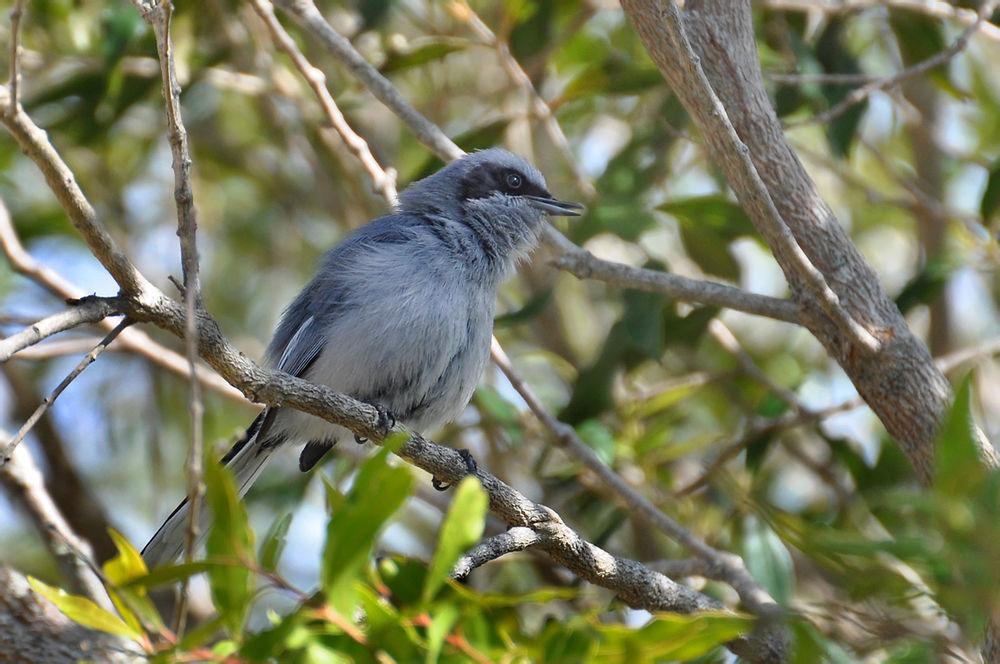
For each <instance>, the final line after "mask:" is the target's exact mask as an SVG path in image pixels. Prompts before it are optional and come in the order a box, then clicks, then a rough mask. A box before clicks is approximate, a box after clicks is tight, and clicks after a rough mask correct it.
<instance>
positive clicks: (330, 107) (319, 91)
mask: <svg viewBox="0 0 1000 664" xmlns="http://www.w3.org/2000/svg"><path fill="white" fill-rule="evenodd" d="M250 4H252V5H253V8H254V11H256V12H257V15H258V16H260V18H261V20H263V21H264V23H265V24H266V25H267V29H268V31H270V33H271V37H272V38H273V39H274V42H275V44H277V46H278V48H280V49H281V50H282V51H284V52H285V54H286V55H288V57H289V58H291V60H292V63H293V64H294V65H295V68H296V69H298V70H299V73H300V74H302V78H304V79H305V80H306V83H308V84H309V87H310V88H312V90H313V92H314V93H315V94H316V98H317V99H318V100H319V104H320V107H321V108H322V109H323V114H324V115H326V118H327V120H328V121H329V122H330V124H331V125H332V126H333V128H334V130H335V131H336V132H337V134H339V135H340V138H341V140H343V141H344V145H346V146H347V147H348V149H350V151H351V152H353V153H354V156H355V157H357V158H358V161H360V162H361V165H362V166H363V167H364V169H365V171H367V173H368V176H369V177H370V178H371V181H372V187H373V188H374V190H375V191H377V192H378V193H379V194H380V195H381V196H382V198H383V199H385V202H386V203H388V204H389V205H390V206H394V205H396V199H397V192H396V172H395V170H393V169H391V168H389V169H387V168H385V167H383V166H382V165H381V164H379V162H378V160H377V159H376V158H375V156H374V155H373V154H372V151H371V148H369V147H368V142H367V141H365V139H363V138H362V137H361V136H360V135H359V134H358V133H357V132H356V131H354V129H353V128H352V127H351V125H350V124H349V123H348V122H347V119H346V118H345V117H344V114H343V113H341V111H340V108H339V107H338V106H337V102H336V101H334V99H333V95H331V94H330V90H329V89H327V87H326V74H324V73H323V71H322V70H321V69H319V68H318V67H315V66H313V64H312V63H311V62H309V60H307V59H306V57H305V56H304V55H303V54H302V51H300V50H299V47H298V46H296V45H295V40H293V39H292V38H291V36H290V35H289V34H288V32H286V31H285V29H284V28H283V27H282V25H281V23H280V22H279V21H278V17H277V16H275V15H274V6H273V5H272V4H271V3H270V2H269V1H268V0H250Z"/></svg>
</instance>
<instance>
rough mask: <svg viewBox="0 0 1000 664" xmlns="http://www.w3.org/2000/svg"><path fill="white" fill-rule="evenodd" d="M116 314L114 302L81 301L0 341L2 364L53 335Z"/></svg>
mask: <svg viewBox="0 0 1000 664" xmlns="http://www.w3.org/2000/svg"><path fill="white" fill-rule="evenodd" d="M115 313H119V311H118V309H116V308H115V306H114V305H113V301H112V300H108V299H104V298H91V299H85V300H82V301H79V302H77V303H76V304H75V305H74V306H72V307H70V308H69V309H66V310H65V311H60V312H59V313H55V314H52V315H51V316H49V317H47V318H43V319H42V320H40V321H38V322H36V323H32V324H31V325H29V326H28V327H26V328H24V329H23V330H21V331H20V332H16V333H14V334H12V335H10V336H9V337H7V338H5V339H2V340H0V362H6V361H7V360H9V359H10V358H11V356H12V355H14V353H16V352H18V351H20V350H23V349H25V348H27V347H29V346H33V345H35V344H37V343H38V342H40V341H42V340H43V339H46V338H48V337H50V336H52V335H53V334H58V333H59V332H64V331H66V330H71V329H73V328H74V327H79V326H81V325H87V324H89V323H97V322H99V321H102V320H104V319H105V318H107V317H108V316H111V315H113V314H115Z"/></svg>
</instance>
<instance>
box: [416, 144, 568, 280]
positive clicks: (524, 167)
mask: <svg viewBox="0 0 1000 664" xmlns="http://www.w3.org/2000/svg"><path fill="white" fill-rule="evenodd" d="M400 209H402V210H404V211H411V212H435V213H437V214H445V215H448V216H449V217H452V218H454V219H456V220H459V221H461V222H462V223H463V224H466V225H467V226H469V227H470V228H471V229H472V230H473V231H474V232H475V233H476V234H477V236H478V237H480V239H481V240H483V241H484V245H485V247H486V248H487V249H489V248H493V247H495V248H496V249H497V251H498V252H501V253H503V255H502V256H501V258H503V259H505V261H507V260H510V261H513V260H516V259H517V258H519V257H520V256H522V255H523V254H525V253H526V252H527V251H529V250H530V249H531V248H532V247H533V246H534V245H535V243H536V242H537V240H538V234H539V232H540V231H541V227H542V222H543V220H544V219H545V217H546V216H567V217H576V216H579V215H580V214H581V212H582V211H583V206H582V205H580V204H578V203H569V202H565V201H560V200H558V199H556V198H555V197H553V196H552V194H551V193H549V190H548V188H547V187H546V185H545V178H544V177H542V174H541V173H540V172H539V171H538V169H537V168H535V167H534V166H532V165H531V164H530V163H528V162H527V161H526V160H525V159H523V158H521V157H519V156H517V155H515V154H512V153H510V152H507V151H506V150H502V149H500V148H491V149H489V150H481V151H479V152H472V153H470V154H467V155H465V156H464V157H462V158H461V159H457V160H455V161H453V162H451V163H450V164H448V165H447V166H445V167H444V168H442V169H441V170H440V171H438V172H437V173H435V174H433V175H431V176H429V177H426V178H424V179H423V180H419V181H418V182H415V183H413V184H412V185H410V187H409V188H407V190H406V191H404V192H403V193H402V195H401V196H400Z"/></svg>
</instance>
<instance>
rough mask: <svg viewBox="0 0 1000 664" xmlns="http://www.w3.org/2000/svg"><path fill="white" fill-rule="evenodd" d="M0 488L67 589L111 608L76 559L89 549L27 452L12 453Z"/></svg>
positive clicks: (0, 475)
mask: <svg viewBox="0 0 1000 664" xmlns="http://www.w3.org/2000/svg"><path fill="white" fill-rule="evenodd" d="M0 438H2V439H3V440H4V441H5V442H4V444H7V441H9V440H10V435H9V434H7V433H6V432H0ZM0 484H2V485H3V487H4V488H5V489H6V490H7V492H8V493H9V495H10V497H11V498H12V499H14V501H15V502H17V503H19V504H20V505H21V506H22V507H23V508H24V509H25V511H26V512H27V514H28V517H29V518H30V520H31V522H32V524H33V525H34V526H35V528H36V529H37V530H38V534H39V535H40V536H41V538H42V541H44V542H45V547H46V548H47V549H48V550H49V552H50V553H51V554H52V557H53V558H55V559H56V562H57V563H58V565H59V570H60V571H61V572H62V574H63V576H64V577H65V578H66V580H67V581H68V582H69V587H70V589H71V590H72V591H73V592H75V593H80V594H83V595H85V596H86V597H89V598H90V599H92V600H93V601H94V602H95V603H97V604H98V605H99V606H103V607H105V608H110V607H111V602H110V601H109V599H108V595H107V593H106V592H105V591H104V587H103V586H102V585H101V580H100V579H99V578H97V576H95V574H94V573H93V571H92V569H91V566H90V565H88V564H87V562H86V561H85V560H84V559H83V558H82V557H81V555H78V552H82V553H83V555H85V556H88V557H89V555H90V554H89V551H90V547H89V546H88V545H87V543H86V542H84V541H83V540H81V539H80V538H79V537H77V535H76V533H74V532H73V530H72V529H71V528H70V526H69V524H68V523H67V522H66V519H65V518H64V517H63V514H62V512H60V511H59V508H58V507H57V506H56V504H55V502H53V500H52V497H51V496H50V495H49V493H48V491H46V490H45V479H44V477H43V476H42V472H41V471H40V470H39V469H38V466H36V465H35V462H34V460H33V459H32V458H31V453H30V452H29V451H28V450H27V449H26V448H24V447H21V448H18V449H15V450H13V452H12V453H11V458H10V463H8V464H7V465H5V466H3V468H0Z"/></svg>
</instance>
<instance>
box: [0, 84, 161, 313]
mask: <svg viewBox="0 0 1000 664" xmlns="http://www.w3.org/2000/svg"><path fill="white" fill-rule="evenodd" d="M0 122H3V124H4V126H6V127H7V130H8V131H10V133H11V135H12V136H13V137H14V139H15V140H16V141H17V143H18V145H20V146H21V150H22V151H24V153H25V154H26V155H28V157H29V158H30V159H31V160H32V161H33V162H35V164H36V165H37V166H38V167H39V169H41V171H42V175H44V176H45V181H46V182H47V183H48V185H49V189H51V190H52V193H54V194H55V195H56V198H57V199H59V203H60V204H61V205H62V207H63V209H64V210H66V211H67V213H68V214H69V219H70V221H71V222H72V223H73V226H75V227H76V229H77V230H78V231H79V232H80V234H81V235H82V236H83V238H84V240H85V241H86V242H87V246H89V247H90V251H91V253H93V254H94V256H95V257H96V258H97V260H99V261H100V262H101V265H103V266H104V268H105V269H106V270H107V271H108V272H109V273H111V276H112V277H114V278H115V281H116V282H118V285H119V286H121V288H122V290H123V291H125V292H126V293H128V294H135V293H142V292H147V291H148V290H149V289H150V288H152V284H150V283H149V282H148V281H147V280H146V278H145V277H143V276H142V275H141V274H140V273H139V271H138V270H136V269H135V266H134V265H132V262H131V261H130V260H129V259H128V258H127V257H126V256H125V254H124V253H123V252H122V250H121V249H120V248H119V247H118V243H117V242H115V240H114V238H112V237H111V235H110V234H109V233H108V232H107V230H105V229H104V227H103V226H102V225H101V224H100V222H99V221H98V219H97V213H96V212H94V208H93V207H91V205H90V201H88V200H87V198H86V196H84V195H83V191H81V190H80V185H79V184H77V182H76V176H75V175H73V172H72V171H71V170H70V169H69V167H68V166H66V164H65V163H64V162H63V160H62V159H61V158H60V157H59V153H57V152H56V150H55V148H54V147H52V144H51V143H49V138H48V134H46V133H45V131H44V130H42V129H41V128H39V127H38V125H36V124H35V123H34V122H32V121H31V119H30V118H29V117H28V115H27V114H26V113H25V112H24V111H23V109H21V107H20V105H18V104H14V103H12V100H11V95H10V90H9V89H8V88H7V87H0Z"/></svg>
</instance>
